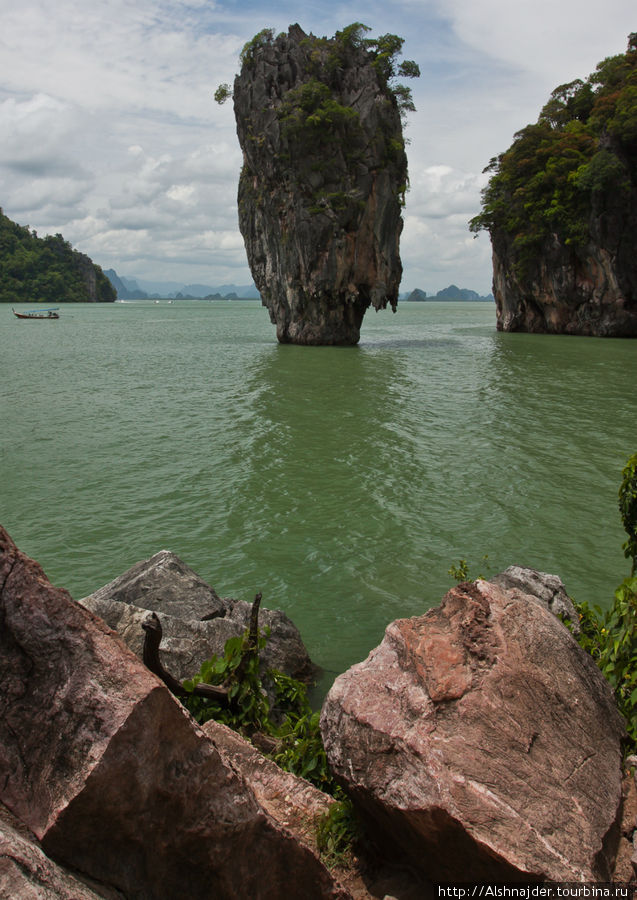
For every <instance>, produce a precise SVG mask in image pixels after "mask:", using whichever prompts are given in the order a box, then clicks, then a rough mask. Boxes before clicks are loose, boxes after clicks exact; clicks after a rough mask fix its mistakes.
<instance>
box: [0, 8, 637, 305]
mask: <svg viewBox="0 0 637 900" xmlns="http://www.w3.org/2000/svg"><path fill="white" fill-rule="evenodd" d="M0 2H2V5H3V7H5V8H4V9H3V10H2V27H3V33H2V44H3V72H2V76H1V79H0V197H1V199H2V205H3V208H4V210H5V212H6V214H7V215H9V216H11V217H13V218H15V219H16V220H17V221H19V222H21V224H27V223H28V224H30V225H31V226H32V227H34V228H37V230H38V232H39V233H46V232H47V231H48V232H57V231H60V232H62V233H63V234H64V236H65V238H66V239H67V240H69V241H71V242H72V243H73V244H74V245H75V246H77V247H78V249H80V250H82V251H83V252H86V253H89V255H91V256H92V257H93V258H94V259H95V260H96V261H97V262H99V263H100V264H102V265H104V266H105V267H107V268H108V267H114V268H116V269H117V270H118V271H119V272H120V274H124V275H127V274H131V269H130V268H129V266H131V267H132V266H134V272H135V273H136V274H137V275H138V276H139V277H146V278H148V279H149V280H153V279H155V280H157V279H161V278H165V279H171V280H176V281H183V282H184V283H188V282H190V283H193V282H195V281H197V282H204V283H215V282H216V283H219V282H221V281H232V280H234V281H238V282H242V283H247V282H248V281H249V280H250V274H249V270H248V267H247V262H246V258H245V252H244V250H243V244H242V240H241V236H240V234H239V231H238V227H237V208H236V192H237V181H238V175H239V170H240V166H241V152H240V150H239V147H238V144H237V139H236V131H235V123H234V116H233V112H232V105H231V104H226V105H225V106H223V107H219V106H218V105H217V104H215V103H214V100H213V93H214V90H215V88H216V87H217V85H218V84H219V83H220V82H222V81H231V80H232V77H233V74H234V72H236V70H237V67H238V55H239V52H240V50H241V47H242V46H243V44H244V42H245V41H246V40H248V39H250V38H251V37H252V35H253V34H254V33H255V32H257V31H259V30H260V29H261V28H263V27H266V26H269V25H271V26H273V27H274V28H275V30H282V29H284V28H286V27H287V25H288V24H289V23H291V22H294V21H300V24H301V25H302V27H303V28H304V29H305V30H306V31H310V30H311V31H313V32H314V33H315V34H331V33H333V32H334V30H335V29H336V28H342V27H343V26H344V25H345V24H347V23H348V22H351V21H357V20H358V21H362V22H366V23H367V24H369V25H371V26H372V27H373V29H374V33H375V34H381V33H384V32H387V31H392V32H393V31H396V32H398V33H401V34H404V35H405V37H406V42H405V56H406V57H407V58H414V59H416V60H417V61H418V62H419V64H420V66H421V70H422V73H423V74H422V77H421V79H420V80H418V81H415V82H412V88H413V90H414V97H415V101H416V106H417V112H416V113H415V114H412V116H411V117H410V119H411V121H410V123H409V126H408V129H407V135H408V137H409V138H410V139H411V144H410V146H409V148H408V155H409V165H410V179H411V190H410V192H409V194H408V196H407V207H406V210H405V229H404V232H403V238H402V244H401V247H402V250H401V253H402V257H403V268H404V272H405V274H404V280H403V287H404V288H405V289H406V288H412V287H416V286H418V287H422V288H424V289H426V290H428V291H435V290H438V289H439V288H441V287H445V286H446V285H447V284H449V283H450V282H452V281H453V282H455V283H457V284H459V285H461V286H463V287H473V288H474V289H476V290H479V291H481V292H484V291H487V290H488V289H489V285H490V280H491V269H490V253H489V245H488V241H486V240H485V239H484V238H483V237H481V238H480V239H479V240H473V238H472V236H471V235H470V234H469V232H468V230H467V221H468V219H469V218H471V217H472V216H473V215H475V214H476V213H477V212H478V210H479V206H480V188H481V187H482V185H483V184H484V176H483V175H482V174H481V173H482V169H483V168H484V166H485V165H486V164H487V163H488V161H489V159H490V158H491V157H492V156H493V155H495V154H496V153H498V152H500V151H502V150H504V149H506V147H507V146H508V145H509V144H510V142H511V139H512V136H513V133H514V132H515V131H516V130H518V129H519V128H521V127H522V126H524V125H525V124H526V123H527V122H529V121H532V120H534V119H535V118H537V114H538V112H539V109H540V107H541V105H542V104H543V103H544V102H545V101H546V99H547V97H548V94H549V92H550V90H551V89H552V88H553V87H555V86H556V85H557V84H558V83H560V82H563V81H567V80H572V79H573V78H575V77H577V76H580V77H583V76H586V75H587V74H588V73H589V72H590V71H592V69H593V68H594V66H595V63H596V62H597V61H598V60H600V59H602V58H603V57H604V56H607V55H610V54H612V53H616V52H621V51H623V49H624V48H625V42H626V35H627V34H628V32H629V31H630V30H632V28H634V10H633V6H634V2H633V0H630V2H627V0H608V3H607V5H606V6H605V7H604V11H603V12H602V11H600V9H599V7H598V6H597V4H595V5H594V4H593V3H592V2H591V0H562V2H560V3H559V4H555V3H554V2H551V5H550V6H549V2H548V0H532V2H530V0H518V2H516V3H510V2H505V0H390V2H389V3H387V2H385V3H380V2H379V0H366V2H361V0H352V2H350V3H349V4H348V5H347V6H345V5H344V4H340V3H332V4H330V3H327V4H326V3H321V4H319V3H318V2H314V3H312V2H310V3H307V4H305V6H304V7H303V9H302V11H299V9H298V6H297V5H296V3H293V2H292V0H281V2H279V3H277V4H276V5H275V4H266V3H262V4H260V5H259V4H258V3H256V4H255V3H252V4H248V5H246V4H242V5H241V6H240V7H239V6H238V5H236V4H235V3H231V2H229V0H217V2H211V0H136V2H135V3H134V4H133V3H130V2H129V0H93V2H92V3H91V4H84V3H80V0H59V2H58V3H57V4H56V7H55V11H54V14H52V12H51V7H50V4H49V3H48V2H45V0H23V2H21V3H20V4H9V2H8V0H0Z"/></svg>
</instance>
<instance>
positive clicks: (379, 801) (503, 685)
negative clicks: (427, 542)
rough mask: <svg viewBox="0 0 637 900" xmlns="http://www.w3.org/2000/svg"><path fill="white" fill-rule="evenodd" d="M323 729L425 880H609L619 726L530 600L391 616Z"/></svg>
mask: <svg viewBox="0 0 637 900" xmlns="http://www.w3.org/2000/svg"><path fill="white" fill-rule="evenodd" d="M321 731H322V734H323V739H324V742H325V747H326V750H327V754H328V759H329V761H330V763H331V765H332V767H333V768H334V770H335V772H336V774H337V775H338V777H339V778H340V779H341V780H342V781H343V783H344V784H345V785H346V787H347V790H348V791H349V792H350V793H351V794H352V796H353V798H354V799H355V801H356V802H357V803H358V804H359V806H360V807H361V808H363V809H364V810H365V811H366V813H367V815H368V817H369V819H370V821H371V822H372V823H373V827H374V828H375V830H376V833H377V834H378V835H381V836H382V839H383V841H384V842H385V843H386V844H393V846H394V847H395V848H396V849H397V851H399V852H405V853H407V854H408V855H409V856H410V857H411V860H412V862H413V864H414V865H415V866H417V867H419V868H420V869H421V870H424V871H425V872H426V873H427V874H428V875H429V876H431V877H433V878H440V879H448V880H454V879H455V880H457V878H458V872H459V867H460V868H461V871H462V877H463V879H465V880H469V881H476V880H494V879H512V880H527V879H547V880H554V881H596V880H597V881H605V880H608V879H609V877H610V873H611V871H612V862H613V857H614V853H615V850H616V845H617V842H618V839H619V828H618V817H619V809H620V802H621V747H620V742H621V739H622V736H623V733H624V732H623V722H622V719H621V717H620V715H619V713H618V712H617V709H616V706H615V703H614V698H613V696H612V693H611V690H610V688H609V686H608V684H607V683H606V682H605V680H604V679H603V677H602V675H601V674H600V672H599V670H598V669H597V667H596V665H595V663H594V662H593V660H592V659H591V658H590V657H589V656H588V655H587V654H586V653H585V652H584V651H583V650H582V649H581V648H580V647H579V646H578V645H577V643H576V642H575V640H574V639H573V637H572V635H571V634H570V633H569V632H568V631H567V629H566V628H565V627H564V626H563V625H562V624H561V623H560V622H559V621H558V620H557V619H556V618H555V617H554V616H553V615H552V614H551V613H550V612H549V611H548V610H547V609H546V608H545V607H544V605H543V604H542V603H541V602H540V601H538V600H537V599H536V598H534V597H532V596H530V595H527V594H523V593H522V592H520V591H519V590H516V589H511V590H502V589H501V588H499V587H498V586H496V585H492V584H489V583H487V582H483V581H478V582H477V583H475V584H470V583H465V584H462V585H459V586H457V587H456V588H454V589H453V590H451V591H450V592H449V593H448V594H447V595H446V596H445V598H444V599H443V602H442V604H441V605H440V606H439V607H437V608H435V609H432V610H429V612H427V613H426V614H425V615H424V616H420V617H417V618H413V619H404V620H399V621H396V622H393V623H392V624H391V625H390V626H389V627H388V628H387V631H386V633H385V638H384V640H383V641H382V643H381V644H380V646H379V647H377V648H376V649H375V650H374V651H372V653H371V654H370V656H369V657H368V659H367V660H366V661H365V662H363V663H360V664H359V665H356V666H353V667H352V668H351V669H350V670H349V671H347V672H346V673H345V674H343V675H341V676H340V677H339V678H337V679H336V681H335V683H334V686H333V687H332V689H331V691H330V692H329V694H328V696H327V699H326V701H325V704H324V707H323V712H322V716H321Z"/></svg>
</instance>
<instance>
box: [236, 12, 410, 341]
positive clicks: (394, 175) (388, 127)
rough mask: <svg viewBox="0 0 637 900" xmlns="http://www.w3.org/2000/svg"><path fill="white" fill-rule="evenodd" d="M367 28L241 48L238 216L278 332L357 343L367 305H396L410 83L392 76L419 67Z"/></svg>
mask: <svg viewBox="0 0 637 900" xmlns="http://www.w3.org/2000/svg"><path fill="white" fill-rule="evenodd" d="M364 30H366V29H365V28H364V26H361V25H359V24H358V23H357V24H356V25H353V26H349V28H346V29H344V30H343V31H342V32H337V34H336V35H335V37H333V38H330V39H327V38H316V37H314V36H313V35H306V34H305V32H304V31H303V30H302V29H301V28H300V27H299V26H298V25H292V26H291V27H290V28H289V30H288V33H287V34H281V35H279V36H278V37H276V38H275V37H274V36H273V34H272V32H271V31H269V30H266V31H264V32H261V33H260V34H258V35H257V36H256V37H255V38H254V39H253V40H252V41H251V42H250V43H249V44H247V45H246V47H245V48H244V50H243V53H242V56H241V61H242V67H241V72H240V74H239V75H238V76H237V77H236V79H235V83H234V109H235V117H236V122H237V133H238V137H239V143H240V145H241V148H242V150H243V157H244V163H243V170H242V172H241V178H240V182H239V226H240V229H241V233H242V235H243V238H244V241H245V246H246V251H247V255H248V261H249V264H250V268H251V271H252V275H253V278H254V281H255V284H256V286H257V288H258V289H259V291H260V293H261V297H262V300H263V303H264V305H265V306H267V308H268V310H269V312H270V318H271V320H272V322H273V323H275V324H276V327H277V337H278V339H279V341H280V342H281V343H295V344H356V343H357V342H358V339H359V332H360V326H361V322H362V320H363V316H364V314H365V311H366V309H367V308H368V307H369V306H370V305H371V306H373V307H374V308H375V309H377V310H378V309H384V308H385V307H386V306H387V305H388V304H389V305H390V306H391V307H392V309H394V310H395V308H396V303H397V299H398V286H399V284H400V278H401V274H402V267H401V262H400V255H399V238H400V233H401V230H402V218H401V206H402V199H403V196H404V192H405V189H406V185H407V158H406V155H405V150H404V141H403V137H402V122H401V114H400V106H401V100H403V101H404V99H405V96H406V95H407V97H408V95H409V91H408V90H407V89H405V88H401V86H399V87H398V89H397V88H392V87H391V83H390V82H391V79H392V77H393V76H394V75H395V74H400V75H408V76H409V75H416V74H419V73H418V71H417V68H418V67H417V66H416V65H415V63H403V64H401V67H399V68H398V70H396V67H395V64H394V57H395V54H396V53H397V52H399V49H400V47H401V46H402V40H401V39H399V38H396V36H395V35H386V36H385V37H384V38H383V39H379V41H377V42H372V41H366V40H364V39H363V38H362V36H361V34H362V32H363V31H364ZM387 39H392V40H393V41H394V43H393V44H392V43H391V41H390V42H389V44H388V43H387ZM382 41H385V44H381V42H382ZM396 41H398V44H396ZM410 67H412V68H411V70H410ZM401 90H402V91H403V92H404V93H401ZM402 106H403V107H405V106H406V108H413V105H411V103H410V100H409V99H408V100H407V103H406V104H405V103H404V102H403V104H402Z"/></svg>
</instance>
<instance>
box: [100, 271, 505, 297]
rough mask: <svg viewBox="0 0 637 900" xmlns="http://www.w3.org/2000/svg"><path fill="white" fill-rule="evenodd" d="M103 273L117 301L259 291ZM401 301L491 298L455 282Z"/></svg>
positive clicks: (250, 286)
mask: <svg viewBox="0 0 637 900" xmlns="http://www.w3.org/2000/svg"><path fill="white" fill-rule="evenodd" d="M104 274H105V275H106V277H107V278H108V280H109V281H110V282H111V284H112V285H113V287H114V288H115V290H116V291H117V296H118V299H119V300H158V299H172V300H259V299H260V296H261V295H260V294H259V292H258V290H257V289H256V287H255V286H254V284H247V285H246V284H243V285H241V284H240V285H237V284H219V285H215V286H211V285H209V284H181V283H180V282H178V281H145V280H143V279H141V278H138V279H133V278H126V277H124V276H123V275H118V274H117V272H116V271H115V269H107V270H106V271H105V272H104ZM400 299H401V300H406V301H408V302H423V301H425V300H454V301H457V300H461V301H465V302H472V301H484V300H487V301H488V300H490V301H493V294H487V295H486V296H482V295H480V294H478V293H477V292H476V291H471V290H469V289H468V288H459V287H457V286H456V285H455V284H450V285H449V287H447V288H444V289H443V290H441V291H438V293H437V294H427V292H426V291H422V290H420V288H416V289H415V290H413V291H411V292H410V293H407V292H405V293H402V294H401V295H400Z"/></svg>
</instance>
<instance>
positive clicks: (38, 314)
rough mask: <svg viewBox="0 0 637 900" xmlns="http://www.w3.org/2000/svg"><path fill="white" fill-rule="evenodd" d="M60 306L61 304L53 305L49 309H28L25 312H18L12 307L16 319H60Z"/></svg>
mask: <svg viewBox="0 0 637 900" xmlns="http://www.w3.org/2000/svg"><path fill="white" fill-rule="evenodd" d="M59 308H60V307H59V306H51V307H50V308H49V309H28V310H26V311H25V312H16V311H15V309H13V307H11V309H12V311H13V315H14V316H15V317H16V319H59V318H60V314H59V312H58V309H59Z"/></svg>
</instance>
